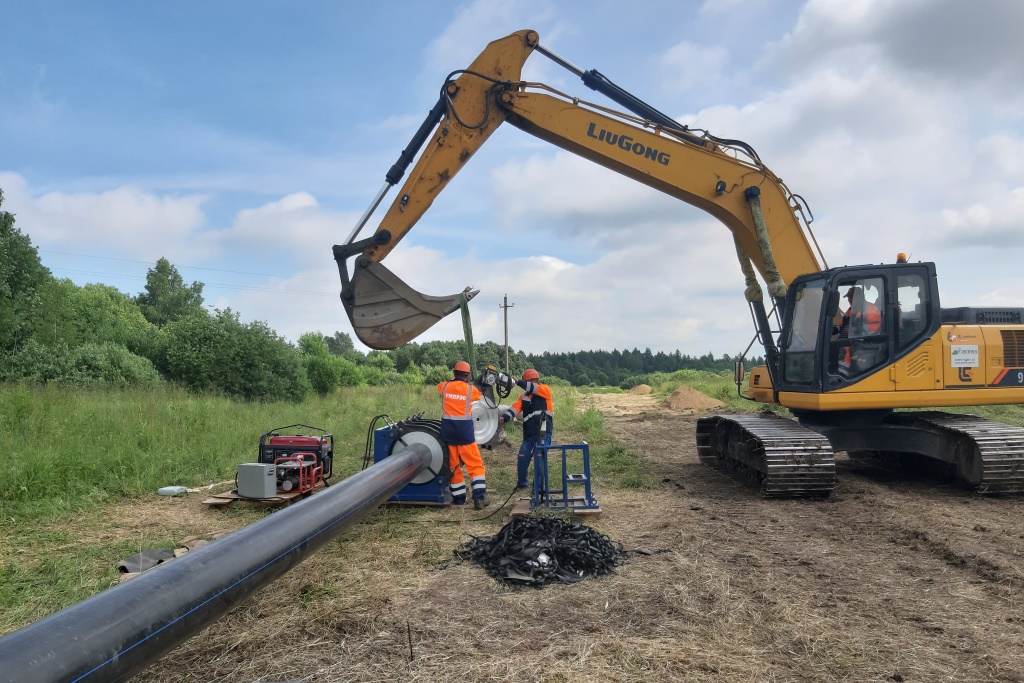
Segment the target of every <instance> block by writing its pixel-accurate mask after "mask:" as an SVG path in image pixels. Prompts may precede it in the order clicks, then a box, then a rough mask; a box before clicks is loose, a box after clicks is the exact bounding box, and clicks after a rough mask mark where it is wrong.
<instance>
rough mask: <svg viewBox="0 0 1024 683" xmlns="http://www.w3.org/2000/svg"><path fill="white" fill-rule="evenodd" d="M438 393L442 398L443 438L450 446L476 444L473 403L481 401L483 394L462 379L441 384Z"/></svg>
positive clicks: (438, 386)
mask: <svg viewBox="0 0 1024 683" xmlns="http://www.w3.org/2000/svg"><path fill="white" fill-rule="evenodd" d="M437 393H438V394H439V395H440V396H441V438H442V439H443V440H444V441H445V443H447V444H448V445H449V446H451V445H456V446H464V445H466V444H471V443H472V444H475V443H476V433H475V432H474V431H473V401H479V400H480V399H481V398H483V394H481V393H480V390H479V389H477V388H476V386H474V385H473V384H470V383H468V382H464V381H462V380H461V379H454V380H449V381H447V382H441V383H440V384H438V385H437Z"/></svg>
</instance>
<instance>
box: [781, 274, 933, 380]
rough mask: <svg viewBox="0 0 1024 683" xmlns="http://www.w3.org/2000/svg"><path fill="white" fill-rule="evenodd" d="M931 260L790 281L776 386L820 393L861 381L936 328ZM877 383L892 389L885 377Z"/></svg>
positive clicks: (891, 363) (908, 349)
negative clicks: (791, 282) (929, 261)
mask: <svg viewBox="0 0 1024 683" xmlns="http://www.w3.org/2000/svg"><path fill="white" fill-rule="evenodd" d="M940 322H941V313H940V306H939V291H938V285H937V279H936V275H935V265H934V264H933V263H914V264H909V263H897V264H891V265H882V266H851V267H843V268H833V269H830V270H826V271H822V272H820V273H814V274H811V275H803V276H801V277H799V278H796V279H795V280H794V281H793V284H792V285H791V286H790V288H789V292H788V295H787V299H786V307H785V315H784V320H783V326H782V337H781V344H780V347H781V348H780V353H779V366H780V367H779V372H778V373H776V375H777V380H776V381H777V388H778V389H780V390H782V391H795V392H815V393H822V392H828V391H834V390H836V389H842V388H844V387H847V386H850V385H852V384H855V383H858V382H862V381H864V380H865V379H867V378H869V377H871V376H872V375H874V374H875V373H877V372H879V371H880V370H883V369H884V368H886V367H888V366H891V365H893V364H894V363H895V362H896V361H897V360H899V359H900V358H902V357H903V356H905V355H906V354H907V353H909V352H910V351H912V350H913V349H914V348H916V347H917V346H918V345H920V344H921V343H922V342H923V341H925V340H926V339H928V338H929V337H930V336H931V335H932V334H934V333H935V331H936V330H937V329H938V327H939V325H940ZM879 381H880V382H881V383H880V384H879V386H878V387H877V389H878V390H892V389H894V388H895V387H893V386H891V382H892V380H891V379H889V378H888V373H886V376H885V378H883V379H882V380H879Z"/></svg>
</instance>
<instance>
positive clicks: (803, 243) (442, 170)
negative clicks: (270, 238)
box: [334, 31, 824, 349]
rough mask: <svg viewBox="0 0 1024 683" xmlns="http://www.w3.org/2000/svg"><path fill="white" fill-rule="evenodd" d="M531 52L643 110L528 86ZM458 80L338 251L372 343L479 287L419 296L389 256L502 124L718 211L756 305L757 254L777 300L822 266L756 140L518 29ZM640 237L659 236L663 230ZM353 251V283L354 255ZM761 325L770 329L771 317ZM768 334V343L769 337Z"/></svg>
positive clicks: (354, 316)
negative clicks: (702, 119) (574, 61)
mask: <svg viewBox="0 0 1024 683" xmlns="http://www.w3.org/2000/svg"><path fill="white" fill-rule="evenodd" d="M534 50H539V51H541V52H542V53H544V54H545V55H547V56H549V57H551V58H552V59H554V60H555V61H557V62H558V63H560V64H562V65H563V66H566V67H567V68H569V69H570V70H573V71H574V72H576V73H577V74H578V75H581V77H582V78H583V80H584V82H585V83H587V84H588V85H590V86H591V87H593V88H595V89H597V90H599V91H601V92H603V93H605V94H607V95H608V96H609V97H612V99H614V100H615V101H617V102H619V103H621V104H623V105H624V106H627V107H629V108H630V109H632V110H633V111H634V112H635V113H634V114H632V115H631V114H623V113H620V112H616V111H613V110H610V109H607V108H604V107H600V106H598V105H592V104H587V103H585V102H583V101H581V100H579V99H578V98H574V97H570V96H568V95H564V94H562V93H560V92H558V91H556V90H553V89H551V88H549V87H547V86H545V85H543V84H535V83H526V82H523V81H522V80H521V71H522V66H523V63H524V62H525V61H526V59H527V57H529V55H530V54H531V53H532V52H533V51H534ZM455 75H457V76H458V77H457V78H452V77H451V76H450V77H449V79H448V80H447V81H446V83H445V84H444V86H443V88H442V91H441V95H440V97H439V99H438V102H437V104H436V105H435V107H434V109H433V110H432V111H431V113H430V115H428V117H427V120H426V121H425V122H424V124H423V126H421V128H420V131H419V132H418V133H417V136H416V137H414V139H413V142H412V143H411V144H410V146H409V147H407V148H406V150H404V151H403V153H402V157H401V158H400V159H399V163H397V164H396V165H395V166H393V167H392V169H391V171H389V173H388V184H387V185H385V188H384V189H382V191H381V194H380V195H378V199H377V200H376V201H377V202H379V201H380V198H381V197H382V195H383V193H384V192H385V191H386V190H387V189H388V188H389V187H390V186H391V185H393V184H396V183H397V181H398V179H400V177H401V175H402V171H403V170H404V168H402V164H403V163H405V164H408V163H409V162H410V161H411V158H412V156H413V155H414V154H415V153H416V149H414V147H419V146H420V145H425V146H424V147H423V151H422V153H421V154H420V156H419V158H418V160H417V162H416V165H415V166H414V167H413V169H412V171H411V173H410V174H409V177H408V179H407V180H406V181H405V183H404V184H403V185H402V187H401V189H400V191H399V193H398V195H397V197H396V198H395V199H394V201H393V202H392V204H391V206H390V208H389V209H388V211H387V213H386V214H385V215H384V218H383V219H382V220H381V222H380V225H379V226H378V228H377V230H376V232H375V234H374V235H373V236H372V237H370V238H367V239H364V240H362V241H356V240H355V237H356V235H357V233H358V231H359V230H360V229H361V228H362V225H363V224H364V223H365V222H366V219H367V218H368V216H369V214H370V213H372V211H373V209H374V208H376V204H374V205H373V206H371V208H370V209H369V210H368V212H367V214H364V217H363V219H362V220H361V222H360V225H358V226H357V227H356V230H354V231H353V234H352V235H351V236H350V237H349V240H348V242H347V243H346V244H344V245H340V246H336V247H335V248H334V252H335V258H336V260H337V261H338V266H339V272H340V274H341V278H342V285H343V287H342V302H343V304H344V305H345V309H346V312H347V313H348V315H349V317H350V319H351V320H352V324H353V329H354V330H355V332H356V336H357V337H358V338H359V339H360V340H361V341H362V342H363V343H364V344H366V345H367V346H370V347H372V348H378V349H388V348H394V347H396V346H398V345H399V344H402V343H404V342H406V341H409V340H411V339H413V338H415V337H416V336H417V335H418V334H420V333H421V332H423V331H424V330H426V329H427V328H429V327H430V326H431V325H433V324H434V323H435V322H437V321H438V320H440V319H441V318H442V317H443V316H444V315H447V314H448V313H450V312H452V311H454V310H455V309H456V308H458V306H459V303H460V301H461V298H462V297H471V296H472V295H473V294H475V292H471V291H469V288H467V290H466V291H465V292H463V293H460V294H456V295H452V296H450V297H427V296H424V295H421V294H419V293H418V292H415V290H412V289H411V288H409V287H408V286H407V285H405V284H404V283H403V282H402V281H401V280H400V279H399V278H397V276H395V275H394V274H393V273H391V272H390V271H389V270H387V269H386V268H384V266H383V265H382V264H381V261H382V260H383V259H384V258H385V257H386V256H387V254H388V253H390V251H391V250H392V249H393V248H394V247H395V245H396V244H397V243H398V241H399V240H401V239H402V237H404V236H405V235H406V234H407V233H408V232H409V231H410V230H411V229H412V228H413V226H414V225H415V224H416V222H417V221H418V220H419V219H420V217H422V215H423V214H424V213H425V212H426V210H427V209H428V208H429V207H430V205H431V204H432V203H433V201H434V199H435V198H436V197H437V195H438V194H439V193H440V192H441V191H442V190H444V188H445V187H447V185H448V184H449V182H450V181H451V180H452V178H454V176H455V174H456V173H458V172H459V171H460V170H461V169H462V167H463V166H464V165H465V164H466V163H468V161H469V159H470V158H471V157H472V155H473V154H474V153H475V152H476V151H477V149H479V148H480V146H481V145H483V144H484V142H486V141H487V139H488V138H489V137H490V135H491V134H492V133H493V132H494V130H495V129H496V128H497V127H498V126H499V125H501V123H503V122H505V121H507V122H508V123H510V124H512V125H513V126H515V127H517V128H519V129H521V130H523V131H525V132H527V133H529V134H531V135H533V136H535V137H537V138H540V139H542V140H546V141H547V142H550V143H552V144H554V145H556V146H558V147H561V148H563V149H565V150H568V151H569V152H572V153H573V154H576V155H579V156H581V157H584V158H586V159H589V160H591V161H593V162H595V163H597V164H600V165H602V166H605V167H607V168H609V169H611V170H613V171H616V172H617V173H620V174H622V175H624V176H626V177H628V178H632V179H633V180H635V181H637V182H640V183H643V184H645V185H648V186H650V187H653V188H654V189H656V190H659V191H661V192H664V193H665V194H668V195H670V196H673V197H676V198H677V199H679V200H681V201H683V202H686V203H687V204H691V205H693V206H695V207H697V208H700V209H703V210H704V211H706V212H708V213H710V214H711V215H713V216H715V217H716V218H718V219H719V220H720V221H721V222H722V223H723V224H724V225H725V226H726V227H727V228H729V230H730V231H731V232H732V234H733V236H734V239H735V242H736V246H737V252H738V255H739V257H740V261H741V265H742V266H744V272H745V273H746V275H747V291H746V295H747V299H748V301H750V302H752V303H754V302H760V300H761V297H762V294H761V291H760V285H758V284H757V282H756V279H755V278H754V277H753V273H752V272H751V271H750V268H749V266H748V264H747V260H748V259H749V264H751V265H752V266H753V268H755V269H756V270H757V271H758V272H759V273H760V274H761V276H762V278H763V279H764V280H765V282H766V283H767V284H768V287H769V293H770V295H771V296H772V298H773V299H775V300H776V301H777V302H778V301H780V300H781V299H782V298H784V297H785V293H786V285H787V284H788V283H789V282H791V281H792V280H793V279H794V278H796V277H797V276H799V275H801V274H805V273H809V272H816V271H819V270H821V264H820V262H819V260H818V258H817V257H816V255H815V250H814V249H812V246H811V243H810V242H809V240H808V235H809V230H807V229H806V228H805V226H804V225H802V224H801V221H800V216H801V215H803V208H804V207H803V205H802V204H801V203H800V202H799V201H798V199H797V198H796V197H795V196H793V195H791V194H790V193H789V191H788V190H787V188H786V187H785V185H784V184H783V183H782V181H781V180H780V179H779V178H778V177H777V176H776V175H775V174H774V173H772V172H771V171H770V170H769V169H768V168H767V167H766V166H765V165H764V164H763V163H761V161H760V159H759V158H758V157H757V155H756V153H754V152H753V150H752V149H751V148H750V147H749V146H747V145H745V144H743V143H739V142H736V141H725V140H720V139H718V138H714V137H713V136H710V135H705V136H704V137H699V136H697V135H695V134H694V133H693V132H692V131H690V130H688V129H687V128H685V127H684V126H682V125H681V124H678V123H677V122H675V121H674V120H673V119H671V118H669V117H667V116H665V115H664V114H661V113H660V112H658V111H657V110H655V109H653V108H651V107H649V106H648V105H646V104H644V103H643V102H641V101H640V100H638V99H636V98H634V97H633V96H632V95H629V94H628V93H626V92H625V91H623V90H621V89H620V88H618V86H615V85H614V84H611V83H610V81H607V79H605V78H604V77H603V76H601V75H600V74H599V73H598V72H596V71H589V72H586V73H584V72H582V71H580V70H578V69H577V68H576V67H573V66H572V65H571V64H569V63H568V62H565V61H564V60H562V59H561V58H559V57H557V56H555V55H553V54H552V53H550V52H549V51H547V50H545V49H544V48H541V47H540V45H539V40H538V36H537V34H536V33H535V32H533V31H519V32H517V33H513V34H511V35H509V36H507V37H505V38H502V39H500V40H497V41H494V42H492V43H490V44H489V45H488V46H487V48H486V49H485V50H484V51H483V52H482V53H481V54H480V55H479V56H478V57H477V58H476V60H475V61H474V62H473V63H472V64H471V65H470V66H469V68H467V69H466V70H464V71H461V72H454V73H453V74H452V76H455ZM639 239H643V240H646V241H649V242H651V243H652V244H656V243H657V236H656V235H649V236H643V235H641V236H639ZM356 254H358V257H357V258H356V259H355V263H354V272H353V275H352V277H351V278H349V276H348V272H347V264H346V259H347V258H348V257H349V256H352V255H356ZM823 260H824V259H822V261H823ZM755 290H756V291H755ZM763 326H764V327H765V329H766V328H767V324H766V319H765V321H764V325H763ZM758 327H762V324H760V323H759V325H758ZM762 341H769V342H770V338H767V339H766V336H765V334H762Z"/></svg>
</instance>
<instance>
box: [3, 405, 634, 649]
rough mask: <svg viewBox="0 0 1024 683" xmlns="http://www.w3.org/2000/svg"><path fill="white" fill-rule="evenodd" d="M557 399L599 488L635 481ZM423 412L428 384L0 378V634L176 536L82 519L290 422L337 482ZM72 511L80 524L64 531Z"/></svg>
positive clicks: (623, 458)
mask: <svg viewBox="0 0 1024 683" xmlns="http://www.w3.org/2000/svg"><path fill="white" fill-rule="evenodd" d="M555 398H556V403H555V413H556V433H558V434H559V436H560V438H561V439H562V443H578V442H580V441H583V440H586V441H587V442H588V443H590V444H591V452H592V456H593V468H594V473H595V476H600V477H601V478H602V481H604V482H607V484H608V485H611V486H623V487H636V486H643V485H645V484H646V483H647V481H646V475H645V472H644V468H643V466H642V465H641V464H640V463H639V462H638V461H637V460H636V459H635V458H633V457H631V456H630V454H629V452H628V451H627V450H626V449H624V448H622V447H621V446H618V445H616V444H615V443H613V442H611V441H610V440H609V439H608V438H606V437H605V436H604V427H603V423H602V419H601V416H600V414H599V413H597V412H596V411H593V410H584V411H579V410H577V407H576V401H577V400H578V398H579V394H578V392H576V391H575V390H573V389H570V388H568V387H560V388H558V389H557V390H556V391H555ZM422 411H426V416H427V417H439V416H440V405H439V400H438V398H437V394H436V390H434V389H433V388H432V387H423V388H422V389H419V388H411V387H406V386H402V387H395V388H384V387H362V388H358V389H346V390H342V391H339V392H338V393H336V394H334V395H332V396H330V397H328V398H326V399H318V398H317V399H308V400H307V401H305V402H304V403H301V404H292V403H265V404H259V403H240V402H235V401H231V400H227V399H223V398H217V397H211V396H196V395H193V394H189V393H187V392H183V391H176V390H170V389H156V390H149V391H69V390H62V389H55V388H34V387H26V386H4V387H0V443H3V444H4V448H3V449H2V450H0V614H2V615H3V616H2V617H0V633H6V632H9V631H12V630H14V629H16V628H19V627H20V626H22V625H24V624H26V623H29V622H31V621H35V620H37V619H39V618H42V617H43V616H46V615H47V614H49V613H51V612H53V611H56V610H58V609H61V608H63V607H66V606H68V605H70V604H73V603H75V602H78V601H80V600H83V599H85V598H86V597H88V596H90V595H92V594H94V593H96V592H97V591H99V590H102V589H103V588H106V587H107V586H109V585H111V583H112V582H113V581H115V580H116V579H117V572H116V569H115V566H114V565H115V564H116V562H117V561H118V560H120V559H122V558H124V557H127V556H129V555H132V554H134V553H137V552H139V551H140V550H145V549H150V548H158V547H165V548H172V547H174V546H175V545H176V543H177V542H178V540H179V537H178V535H177V534H178V532H177V530H168V529H161V528H160V527H159V525H153V527H152V528H151V529H149V530H147V531H146V532H145V533H142V534H137V535H136V536H135V537H134V538H132V539H131V540H130V541H125V540H119V539H112V538H111V539H108V538H106V536H108V535H109V534H98V535H97V537H96V538H94V539H92V540H91V541H90V542H89V543H82V542H80V538H78V537H76V534H77V535H79V536H80V535H81V533H82V532H81V530H80V526H81V524H82V523H83V520H88V519H94V520H95V522H96V525H97V526H102V525H104V524H106V523H108V522H109V519H110V517H111V516H112V515H116V514H118V513H117V510H118V509H120V508H122V507H123V506H126V505H133V504H135V503H137V502H142V501H145V500H148V499H152V498H153V497H155V495H156V489H158V488H160V487H162V486H169V485H181V486H187V487H190V488H198V487H203V486H207V485H210V484H214V483H218V482H232V481H233V479H234V475H235V472H236V469H237V466H238V464H239V463H243V462H253V461H255V460H256V456H257V446H258V443H259V438H260V435H262V434H264V433H265V432H268V431H270V430H271V429H273V428H277V427H283V426H285V425H291V424H297V423H298V424H305V425H311V426H314V427H320V428H322V429H324V430H326V431H327V432H329V433H331V434H333V436H334V440H335V463H334V481H340V480H341V479H344V478H345V477H347V476H351V475H352V474H355V473H356V472H358V471H359V470H360V469H361V467H362V463H363V457H364V454H365V451H366V445H367V438H368V433H367V432H368V429H369V427H370V424H371V422H372V421H373V419H374V418H375V417H376V416H378V415H383V414H386V415H388V416H390V417H391V419H393V420H395V421H398V420H400V419H403V418H405V417H407V416H409V415H411V414H415V413H419V412H422ZM378 426H380V425H378ZM520 437H521V434H520V433H519V432H518V431H517V428H516V427H514V426H510V428H509V438H510V439H511V440H512V442H513V446H508V447H506V449H507V450H509V453H510V454H511V455H510V456H509V457H506V458H504V460H505V461H509V462H511V461H512V460H513V459H514V451H512V450H511V449H512V448H513V447H514V446H518V441H519V438H520ZM488 459H489V458H488ZM514 476H515V475H514V466H512V467H492V468H491V469H490V470H489V473H488V479H489V485H490V488H491V491H492V497H497V496H498V495H500V496H501V499H504V494H505V492H507V491H509V490H511V488H512V486H513V485H514V483H515V482H514V479H513V477H514ZM230 487H231V484H230V483H228V484H227V485H225V486H221V488H220V489H219V490H224V489H225V488H230ZM224 512H225V514H228V515H234V516H237V517H238V519H237V520H234V521H233V522H232V524H231V525H232V526H240V525H242V524H245V523H248V522H250V521H253V520H255V519H257V518H259V517H260V516H262V515H264V514H267V513H266V512H263V511H258V510H251V509H243V508H231V509H230V510H226V511H224ZM70 520H75V522H76V528H78V529H79V531H76V532H74V533H72V532H70V531H68V530H66V529H67V526H68V524H67V523H68V522H69V521H70ZM87 526H88V525H87Z"/></svg>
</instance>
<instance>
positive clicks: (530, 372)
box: [523, 368, 540, 382]
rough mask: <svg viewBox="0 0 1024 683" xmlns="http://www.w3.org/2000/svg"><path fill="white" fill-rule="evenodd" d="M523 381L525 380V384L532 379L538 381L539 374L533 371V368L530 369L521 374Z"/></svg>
mask: <svg viewBox="0 0 1024 683" xmlns="http://www.w3.org/2000/svg"><path fill="white" fill-rule="evenodd" d="M523 379H525V380H526V381H527V382H529V381H530V380H532V379H540V373H539V372H537V371H536V370H534V369H533V368H530V369H529V370H527V371H526V372H524V373H523Z"/></svg>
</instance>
